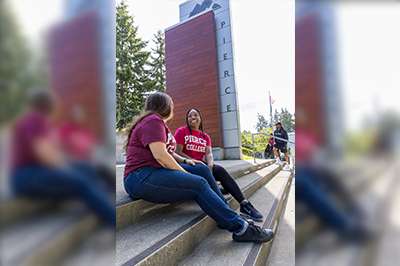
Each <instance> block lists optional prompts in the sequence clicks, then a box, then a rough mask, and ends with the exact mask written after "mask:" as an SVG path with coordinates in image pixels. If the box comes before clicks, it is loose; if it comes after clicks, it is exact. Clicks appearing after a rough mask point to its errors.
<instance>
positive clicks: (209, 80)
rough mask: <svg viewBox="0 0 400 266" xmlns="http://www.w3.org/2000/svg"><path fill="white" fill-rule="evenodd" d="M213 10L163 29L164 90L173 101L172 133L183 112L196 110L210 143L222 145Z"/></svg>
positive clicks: (183, 116)
mask: <svg viewBox="0 0 400 266" xmlns="http://www.w3.org/2000/svg"><path fill="white" fill-rule="evenodd" d="M214 29H215V26H214V13H213V12H212V11H209V12H206V13H204V14H202V15H200V16H198V17H195V18H193V19H191V20H189V21H187V22H185V23H183V24H180V25H178V26H176V27H173V28H170V29H167V30H166V31H165V62H166V92H167V94H168V95H170V96H171V97H172V100H173V101H174V118H173V120H172V121H170V122H169V123H168V126H169V128H170V129H171V131H172V132H173V133H175V131H176V129H178V128H179V127H181V126H185V125H186V118H185V117H186V112H187V111H188V110H189V109H191V108H197V109H199V110H200V112H201V115H202V117H203V127H204V131H205V132H206V133H207V134H209V135H210V137H211V140H212V146H213V147H222V137H221V118H220V104H219V97H218V83H217V82H218V69H217V52H216V39H215V30H214Z"/></svg>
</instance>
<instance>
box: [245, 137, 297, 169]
mask: <svg viewBox="0 0 400 266" xmlns="http://www.w3.org/2000/svg"><path fill="white" fill-rule="evenodd" d="M254 135H265V136H270V137H273V138H275V139H279V140H283V141H286V142H289V143H292V144H296V143H294V142H293V141H290V140H287V139H283V138H280V137H276V136H274V135H270V134H267V133H251V139H252V141H253V157H254V162H256V151H255V150H254V147H255V146H254Z"/></svg>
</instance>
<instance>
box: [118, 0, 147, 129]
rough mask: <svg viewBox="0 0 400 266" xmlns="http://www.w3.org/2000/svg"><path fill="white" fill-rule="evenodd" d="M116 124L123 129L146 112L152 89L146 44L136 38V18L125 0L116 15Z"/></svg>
mask: <svg viewBox="0 0 400 266" xmlns="http://www.w3.org/2000/svg"><path fill="white" fill-rule="evenodd" d="M116 20H117V26H116V56H117V58H116V78H117V81H116V109H117V110H116V121H117V125H116V127H117V129H119V130H121V129H123V128H124V127H125V126H126V125H127V124H128V123H130V122H131V121H132V119H133V118H134V117H135V116H137V115H139V113H140V111H141V110H142V109H143V106H144V103H145V101H146V97H147V95H148V94H149V93H150V92H151V91H152V90H153V86H154V81H152V80H151V74H150V69H149V68H150V67H149V56H150V52H147V51H145V50H144V49H145V48H146V46H147V42H146V41H143V40H142V39H141V38H139V37H138V36H137V30H138V27H137V26H136V27H135V26H134V21H133V16H131V15H129V14H128V5H127V4H126V1H124V0H123V1H121V2H120V3H119V4H118V6H117V14H116Z"/></svg>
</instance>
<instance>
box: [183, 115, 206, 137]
mask: <svg viewBox="0 0 400 266" xmlns="http://www.w3.org/2000/svg"><path fill="white" fill-rule="evenodd" d="M192 110H195V111H196V112H197V113H198V114H199V116H200V126H199V129H200V130H201V134H202V135H203V138H205V137H206V136H205V135H204V130H203V118H202V117H201V113H200V111H199V110H198V109H196V108H192V109H190V110H189V111H187V113H186V125H187V127H188V129H189V131H190V135H193V133H192V129H191V128H190V126H189V113H190V111H192Z"/></svg>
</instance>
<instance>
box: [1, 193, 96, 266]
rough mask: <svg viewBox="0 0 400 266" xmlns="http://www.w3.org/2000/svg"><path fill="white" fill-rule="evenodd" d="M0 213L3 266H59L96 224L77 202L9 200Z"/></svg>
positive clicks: (94, 218) (93, 229)
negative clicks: (0, 215)
mask: <svg viewBox="0 0 400 266" xmlns="http://www.w3.org/2000/svg"><path fill="white" fill-rule="evenodd" d="M0 211H1V213H2V214H5V215H2V216H3V217H7V218H3V219H2V220H1V227H0V264H1V265H5V266H11V265H55V264H59V263H60V262H61V261H62V260H63V259H65V258H66V257H67V256H68V255H69V254H70V252H71V251H72V250H74V249H75V248H76V246H78V245H79V244H80V243H81V242H83V241H84V240H85V238H87V237H88V236H89V235H91V234H92V233H93V232H95V230H96V228H97V225H98V220H97V218H96V217H95V216H94V215H92V214H90V213H88V211H87V210H86V209H85V208H84V206H82V205H81V204H80V203H78V202H69V203H68V204H56V203H51V202H45V201H33V200H29V199H13V200H10V201H8V202H3V203H2V204H1V205H0ZM3 211H4V212H3Z"/></svg>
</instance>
